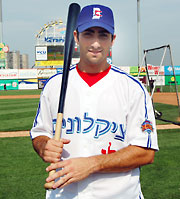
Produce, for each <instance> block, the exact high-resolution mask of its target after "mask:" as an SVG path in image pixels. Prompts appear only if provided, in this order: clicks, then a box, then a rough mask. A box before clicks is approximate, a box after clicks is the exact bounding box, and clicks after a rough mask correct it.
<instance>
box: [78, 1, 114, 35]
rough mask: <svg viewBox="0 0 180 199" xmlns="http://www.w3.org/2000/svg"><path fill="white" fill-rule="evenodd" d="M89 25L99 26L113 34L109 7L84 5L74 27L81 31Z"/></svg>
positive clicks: (111, 13) (112, 19)
mask: <svg viewBox="0 0 180 199" xmlns="http://www.w3.org/2000/svg"><path fill="white" fill-rule="evenodd" d="M91 27H101V28H104V29H105V30H107V31H108V32H110V33H111V34H112V35H114V17H113V12H112V10H111V9H110V8H108V7H106V6H102V5H98V4H95V5H89V6H86V7H84V8H83V9H82V10H81V12H80V14H79V16H78V20H77V26H76V29H77V30H78V32H83V31H85V30H87V29H88V28H91Z"/></svg>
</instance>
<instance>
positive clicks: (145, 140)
mask: <svg viewBox="0 0 180 199" xmlns="http://www.w3.org/2000/svg"><path fill="white" fill-rule="evenodd" d="M137 87H138V89H136V88H137ZM136 88H134V91H133V92H132V94H131V96H130V106H129V114H128V118H127V130H126V133H127V141H128V144H129V145H136V146H141V147H145V148H152V149H155V150H159V148H158V141H157V131H156V122H155V116H154V110H153V105H152V100H151V97H150V95H149V93H148V92H147V90H146V88H145V87H144V86H143V85H141V84H140V83H139V84H138V85H136ZM131 89H132V88H131Z"/></svg>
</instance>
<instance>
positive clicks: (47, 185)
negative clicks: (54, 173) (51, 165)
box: [44, 181, 54, 189]
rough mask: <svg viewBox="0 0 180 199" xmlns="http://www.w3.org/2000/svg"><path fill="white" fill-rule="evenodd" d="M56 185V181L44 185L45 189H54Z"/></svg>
mask: <svg viewBox="0 0 180 199" xmlns="http://www.w3.org/2000/svg"><path fill="white" fill-rule="evenodd" d="M53 185H54V181H51V182H48V183H45V184H44V188H45V189H53V188H52V186H53Z"/></svg>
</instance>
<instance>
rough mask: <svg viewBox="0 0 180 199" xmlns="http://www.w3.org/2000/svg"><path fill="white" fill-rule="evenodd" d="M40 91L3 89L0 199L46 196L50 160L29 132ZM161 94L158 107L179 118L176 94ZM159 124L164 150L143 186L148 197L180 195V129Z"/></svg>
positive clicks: (147, 169)
mask: <svg viewBox="0 0 180 199" xmlns="http://www.w3.org/2000/svg"><path fill="white" fill-rule="evenodd" d="M39 95H40V91H39V90H30V91H27V90H26V91H1V92H0V107H1V108H0V121H1V125H0V143H1V144H0V159H1V161H0V168H1V172H0V181H1V183H0V199H15V198H18V199H24V198H26V199H35V198H36V199H37V198H38V199H41V198H42V199H43V198H45V190H44V188H43V185H44V182H45V178H46V176H47V174H46V172H45V168H46V166H47V164H46V163H44V162H43V161H42V160H41V159H40V158H39V157H38V156H37V155H36V153H35V152H34V150H33V148H32V144H31V139H30V137H29V134H28V131H29V130H30V128H31V126H32V123H33V120H34V117H35V114H36V110H37V107H38V101H39ZM158 95H159V98H157V99H154V101H155V102H156V107H157V108H158V109H159V110H161V111H162V112H163V115H164V116H166V118H167V119H170V120H174V121H177V118H178V112H177V105H176V104H177V102H176V101H174V102H175V104H174V102H170V101H171V100H172V99H175V98H174V97H173V95H174V94H173V93H172V94H170V95H169V96H170V97H169V100H168V97H167V99H166V100H165V102H164V101H162V99H164V98H165V96H163V93H158ZM166 95H167V94H166ZM160 98H161V99H160ZM162 102H163V103H162ZM157 124H158V125H157V127H158V142H159V148H160V151H159V152H157V153H156V156H155V160H154V163H153V164H151V165H147V166H144V167H142V168H141V184H142V190H143V193H144V196H145V199H164V198H168V199H178V198H180V181H179V179H180V171H179V162H180V156H179V148H180V144H179V140H180V129H179V126H177V125H171V124H168V123H165V122H161V121H157ZM160 129H161V130H160ZM19 135H20V137H19ZM16 136H17V137H16Z"/></svg>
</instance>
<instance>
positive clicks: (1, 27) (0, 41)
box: [0, 0, 3, 43]
mask: <svg viewBox="0 0 180 199" xmlns="http://www.w3.org/2000/svg"><path fill="white" fill-rule="evenodd" d="M2 42H3V26H2V0H0V43H2Z"/></svg>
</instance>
